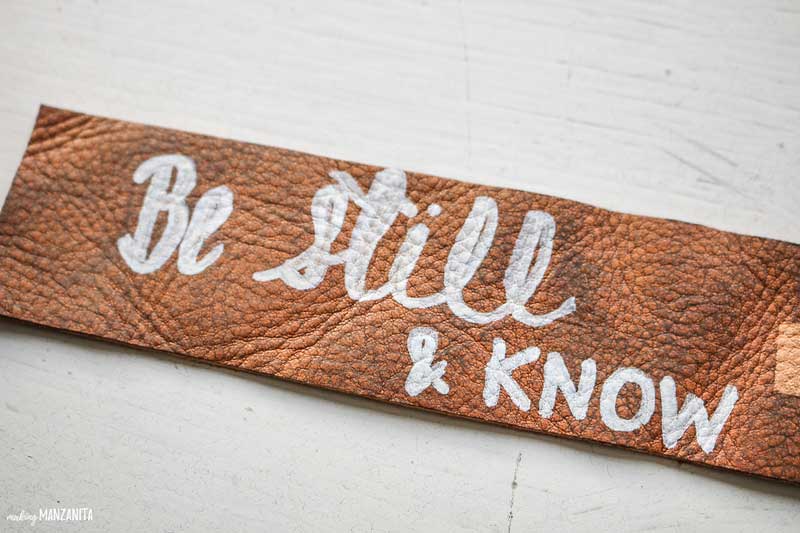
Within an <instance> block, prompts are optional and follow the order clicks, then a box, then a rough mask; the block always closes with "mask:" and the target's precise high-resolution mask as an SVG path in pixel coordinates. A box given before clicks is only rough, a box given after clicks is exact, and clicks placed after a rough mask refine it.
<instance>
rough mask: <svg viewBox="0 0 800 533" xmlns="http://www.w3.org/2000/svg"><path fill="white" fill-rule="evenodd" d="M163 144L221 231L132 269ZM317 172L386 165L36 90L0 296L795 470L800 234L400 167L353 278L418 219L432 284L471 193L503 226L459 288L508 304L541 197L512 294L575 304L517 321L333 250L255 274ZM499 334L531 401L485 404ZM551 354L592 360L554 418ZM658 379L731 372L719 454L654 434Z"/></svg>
mask: <svg viewBox="0 0 800 533" xmlns="http://www.w3.org/2000/svg"><path fill="white" fill-rule="evenodd" d="M161 154H184V155H185V156H187V157H191V158H192V159H193V160H194V162H195V164H196V169H197V185H196V186H195V187H194V189H193V190H192V192H191V194H189V196H188V198H187V202H186V203H187V204H188V205H189V206H190V207H192V206H195V205H196V204H197V202H198V200H199V198H200V197H201V196H202V195H203V194H204V193H205V192H207V191H208V190H210V189H212V188H214V187H219V186H222V185H224V186H227V187H228V188H229V189H230V190H231V191H232V192H233V195H234V201H233V202H234V209H233V212H232V214H231V215H230V217H229V218H228V219H227V220H226V221H225V222H224V223H223V224H222V225H221V227H220V228H219V229H218V230H217V231H215V232H214V233H213V234H212V235H211V236H210V237H209V238H208V239H207V240H206V241H205V243H204V244H203V252H202V253H206V252H207V251H208V250H211V249H212V248H213V247H214V246H215V245H216V244H218V243H224V251H223V253H222V255H221V256H220V257H219V259H218V260H217V261H215V262H214V263H213V264H212V265H211V266H209V267H208V268H206V269H205V270H204V271H202V272H200V273H198V274H195V275H184V274H181V272H179V270H178V268H176V262H177V254H173V255H172V257H170V259H169V260H168V261H167V262H166V264H164V265H163V267H161V268H160V269H158V270H157V271H155V272H152V273H149V274H138V273H136V272H134V271H133V270H132V269H131V268H130V267H129V265H128V264H126V262H125V260H123V258H122V257H121V255H120V253H119V251H118V247H117V240H118V239H119V238H120V237H121V236H123V235H125V234H127V233H133V232H134V230H135V229H136V227H137V217H138V216H139V213H140V209H141V207H142V202H143V198H144V194H145V191H146V189H147V184H137V183H134V181H133V180H132V176H133V174H134V172H135V171H136V169H137V168H138V167H139V165H140V164H141V163H142V162H144V161H145V160H147V159H149V158H152V157H154V156H158V155H161ZM332 170H338V171H344V172H347V173H349V174H350V175H352V177H353V178H354V179H355V181H356V182H357V183H358V184H359V185H360V187H361V189H362V190H364V191H367V190H368V189H369V187H370V184H371V183H372V181H373V178H374V175H375V174H376V173H377V172H379V171H381V170H382V169H381V168H379V167H373V166H369V165H363V164H357V163H350V162H345V161H338V160H334V159H329V158H325V157H319V156H314V155H309V154H304V153H298V152H294V151H290V150H284V149H279V148H271V147H264V146H256V145H252V144H246V143H241V142H234V141H229V140H221V139H217V138H211V137H207V136H202V135H196V134H191V133H185V132H180V131H173V130H167V129H161V128H156V127H151V126H144V125H139V124H132V123H128V122H122V121H117V120H111V119H105V118H99V117H93V116H87V115H83V114H78V113H74V112H69V111H64V110H58V109H53V108H47V107H43V108H42V109H41V111H40V114H39V117H38V119H37V121H36V125H35V129H34V131H33V134H32V136H31V140H30V144H29V146H28V149H27V151H26V153H25V155H24V158H23V160H22V163H21V165H20V167H19V170H18V172H17V175H16V177H15V180H14V183H13V186H12V189H11V191H10V193H9V195H8V198H7V200H6V204H5V206H4V207H3V210H2V214H1V215H0V313H2V315H4V316H7V317H12V318H16V319H21V320H25V321H29V322H33V323H36V324H40V325H43V326H49V327H53V328H58V329H61V330H66V331H69V332H74V333H79V334H85V335H91V336H96V337H101V338H104V339H108V340H112V341H116V342H120V343H124V344H127V345H130V346H135V347H141V348H148V349H155V350H162V351H166V352H171V353H174V354H179V355H182V356H188V357H191V358H195V359H200V360H203V361H207V362H211V363H214V364H219V365H224V366H227V367H234V368H239V369H242V370H246V371H250V372H255V373H260V374H267V375H271V376H276V377H278V378H282V379H286V380H291V381H295V382H300V383H304V384H309V385H313V386H317V387H324V388H327V389H333V390H337V391H342V392H346V393H350V394H356V395H359V396H364V397H368V398H373V399H377V400H382V401H386V402H391V403H395V404H402V405H407V406H413V407H418V408H424V409H429V410H433V411H438V412H441V413H445V414H449V415H455V416H459V417H465V418H470V419H476V420H481V421H486V422H491V423H497V424H502V425H505V426H510V427H514V428H517V429H523V430H531V431H536V432H543V433H548V434H553V435H559V436H566V437H571V438H579V439H588V440H592V441H596V442H600V443H605V444H613V445H619V446H625V447H629V448H633V449H636V450H639V451H643V452H646V453H651V454H657V455H664V456H669V457H673V458H676V459H679V460H684V461H690V462H695V463H701V464H706V465H710V466H714V467H720V468H726V469H733V470H738V471H741V472H746V473H750V474H755V475H760V476H766V477H772V478H778V479H782V480H787V481H793V482H798V481H800V397H798V396H796V395H794V394H785V393H782V392H779V391H778V390H776V386H775V368H776V353H777V352H778V345H777V343H778V337H779V332H780V331H781V327H782V326H784V325H786V324H789V325H791V324H797V323H800V302H799V301H798V300H800V286H799V285H798V283H799V282H800V247H798V246H796V245H793V244H790V243H786V242H780V241H775V240H769V239H762V238H755V237H747V236H741V235H735V234H731V233H726V232H722V231H717V230H714V229H710V228H706V227H702V226H697V225H691V224H686V223H681V222H675V221H670V220H661V219H654V218H648V217H642V216H633V215H627V214H620V213H614V212H609V211H607V210H603V209H600V208H596V207H592V206H588V205H584V204H580V203H577V202H573V201H569V200H563V199H558V198H553V197H548V196H542V195H538V194H532V193H527V192H521V191H515V190H508V189H498V188H493V187H487V186H480V185H474V184H467V183H462V182H459V181H454V180H448V179H442V178H437V177H433V176H427V175H422V174H415V173H409V174H408V188H407V195H408V198H409V199H410V200H411V201H412V202H413V203H414V204H415V205H416V206H417V207H418V208H419V214H418V215H417V216H416V217H414V218H413V220H409V218H407V217H404V216H400V217H398V219H397V220H396V221H395V222H394V224H393V225H392V227H391V229H390V230H389V231H388V232H387V233H386V235H385V236H384V237H383V239H381V241H380V243H379V244H378V246H377V248H376V250H375V256H374V258H373V260H372V262H371V263H370V268H369V271H368V275H367V286H368V287H369V288H374V287H378V286H380V285H382V284H383V283H384V282H385V281H386V279H387V276H388V273H389V270H390V267H391V265H392V261H393V259H394V257H395V256H396V255H397V253H398V250H399V248H400V246H401V243H402V241H403V238H404V237H405V235H406V232H407V231H408V229H409V228H410V227H411V226H412V225H413V224H414V223H417V222H424V223H425V224H426V225H427V226H428V227H429V228H430V235H429V238H428V241H427V243H426V244H425V248H424V251H423V253H422V255H421V257H420V259H419V261H418V263H417V264H416V267H415V269H414V270H413V273H412V274H411V276H410V278H409V280H408V294H409V295H410V296H424V295H427V294H431V293H433V292H436V291H438V290H441V289H442V283H443V282H442V279H443V271H444V266H445V264H446V262H447V261H448V254H449V252H450V250H451V248H452V247H453V244H454V241H455V240H456V236H457V235H458V233H459V230H460V229H461V227H462V224H463V223H464V220H465V218H466V217H467V216H468V214H469V213H470V209H471V208H472V206H473V202H474V201H475V199H476V198H478V197H490V198H492V199H493V200H494V201H495V202H496V204H497V209H498V212H499V221H498V226H497V232H496V235H495V238H494V242H493V244H492V246H491V248H490V249H489V251H488V255H487V256H486V258H485V260H484V261H483V263H482V264H481V266H480V268H479V269H478V270H477V272H476V274H475V276H474V277H473V278H472V279H471V281H470V283H468V284H467V286H466V287H465V288H464V291H463V295H464V302H465V303H466V304H468V305H470V306H471V307H472V308H474V309H476V310H479V311H484V312H486V311H490V310H492V309H494V308H496V307H497V306H498V305H501V304H502V303H503V302H504V300H505V296H504V285H503V281H504V271H505V270H506V268H507V266H508V265H509V258H510V257H511V256H512V254H513V251H514V247H515V243H516V240H517V236H518V233H519V232H520V228H521V226H522V224H523V219H525V216H526V213H527V212H528V211H531V210H538V211H544V212H546V213H549V214H550V215H552V217H553V218H554V220H555V222H556V227H557V230H556V233H555V237H554V241H553V252H552V259H551V261H550V263H549V266H548V268H547V270H546V272H545V274H544V278H543V279H542V281H541V284H540V285H539V287H538V289H537V290H536V291H535V293H534V294H533V296H532V297H531V298H530V299H529V300H528V301H527V303H526V308H527V309H528V310H529V311H530V312H531V313H536V314H542V313H547V312H549V311H551V310H553V309H555V308H557V307H559V306H560V305H561V304H562V302H564V300H565V299H566V298H567V297H574V298H575V302H576V309H575V311H574V312H573V313H571V314H569V315H567V316H564V317H563V318H560V319H558V320H555V321H553V322H552V323H550V324H548V325H545V326H541V327H531V326H529V325H526V324H523V323H520V322H519V321H517V320H514V319H513V318H512V317H511V316H508V317H505V318H503V319H501V320H496V321H493V322H490V323H487V324H476V323H471V322H468V321H466V320H464V319H462V318H460V317H458V316H456V315H454V313H453V312H451V310H450V309H448V306H446V305H439V306H435V307H429V308H423V309H409V308H407V307H405V306H403V305H401V304H399V303H398V302H397V301H396V300H395V299H393V298H392V297H384V298H379V299H376V300H371V301H354V300H353V299H352V298H350V297H349V296H348V292H347V289H346V287H345V274H344V269H343V266H342V265H333V266H330V268H329V269H328V270H327V273H326V274H325V276H324V279H323V280H322V281H321V283H320V284H319V285H318V286H317V287H315V288H313V289H310V290H297V289H295V288H293V287H290V286H288V285H287V284H285V283H283V282H282V281H280V280H273V281H266V282H264V281H256V280H254V279H253V274H254V273H255V272H258V271H261V270H264V269H268V268H273V267H277V266H279V265H280V264H282V263H283V262H284V261H287V260H289V259H291V258H292V257H295V256H297V255H298V254H300V253H301V252H303V250H305V249H307V248H308V247H309V246H310V245H311V244H312V242H313V241H314V233H315V228H314V224H313V222H312V217H311V213H310V206H311V202H312V198H313V197H314V195H315V193H316V192H317V191H318V190H319V189H321V188H323V187H325V186H328V185H331V183H333V182H332V180H331V178H330V177H329V172H330V171H332ZM434 203H435V204H437V205H439V206H441V207H442V212H441V214H439V215H438V216H433V215H432V214H431V213H432V212H433V211H432V210H431V211H426V208H428V207H429V206H430V205H431V204H434ZM162 215H163V213H162ZM358 215H359V209H358V207H357V206H355V205H352V204H350V205H349V207H348V209H347V213H346V217H345V222H344V227H343V229H342V232H341V234H340V235H339V237H338V238H337V240H336V241H335V243H334V245H333V248H332V252H334V253H335V252H337V251H341V250H343V249H345V248H346V247H347V245H348V238H349V236H350V234H351V232H352V231H353V228H354V226H355V224H356V219H357V217H358ZM164 220H165V217H163V216H162V217H161V218H160V219H159V224H158V225H157V228H156V233H155V236H154V238H153V240H154V241H155V240H157V238H158V231H160V229H163V225H164ZM202 253H201V255H202ZM418 327H426V328H433V329H435V330H436V331H437V332H438V346H437V347H436V352H435V360H436V361H446V362H447V367H446V372H445V373H444V376H443V378H444V380H445V381H446V382H447V383H448V385H449V392H448V393H447V394H443V393H441V392H439V391H437V390H434V388H433V387H428V388H426V389H424V390H423V391H422V392H421V393H419V394H418V395H416V396H411V395H410V394H409V393H408V392H407V390H406V388H405V384H406V380H407V377H408V375H409V372H410V371H411V369H412V365H413V361H412V359H411V358H410V356H409V351H408V348H407V341H408V337H409V333H410V331H411V330H413V329H414V328H418ZM792 327H793V326H792ZM783 330H784V331H785V330H786V327H785V326H784V328H783ZM497 338H502V339H503V340H504V341H505V343H506V345H507V347H508V353H509V355H511V354H513V353H515V352H519V351H520V350H523V349H525V348H528V347H533V346H535V347H537V348H538V349H539V350H540V351H541V357H540V358H539V359H538V361H536V362H531V363H530V364H526V365H524V366H520V367H519V368H517V369H516V370H515V371H514V372H513V374H512V375H513V379H514V380H515V381H516V383H517V384H518V385H519V387H520V388H521V389H522V391H524V393H525V394H526V395H527V396H528V397H529V398H530V400H531V403H532V406H531V408H530V410H529V411H524V410H522V409H520V408H519V406H517V405H515V403H514V402H512V400H511V398H510V395H509V394H508V393H507V391H506V390H505V389H501V391H500V395H499V400H498V402H497V404H496V406H493V407H489V406H488V405H487V402H486V400H485V397H484V396H485V395H484V392H485V391H484V389H485V387H486V381H487V364H488V362H489V361H490V359H491V357H492V353H493V352H492V350H493V342H494V340H495V339H497ZM551 352H558V353H559V354H561V357H562V358H563V361H564V363H565V365H566V367H567V369H568V370H569V374H570V376H571V379H572V381H573V382H575V383H577V382H578V378H579V376H580V375H581V363H582V362H583V361H585V360H587V359H592V360H593V361H595V362H596V369H597V370H596V372H597V375H596V385H595V387H594V389H593V393H592V395H591V397H590V400H589V403H588V409H587V411H586V416H585V418H583V419H578V418H577V417H576V416H575V415H574V413H573V412H572V411H571V409H570V406H569V405H568V404H567V402H566V401H565V396H564V395H563V394H562V392H561V391H559V392H558V393H557V395H556V401H555V405H554V408H553V413H552V416H550V417H549V418H546V417H544V416H542V415H541V414H540V413H539V412H538V407H539V405H538V404H539V399H540V397H541V396H542V391H543V388H544V372H543V366H544V364H545V361H547V360H548V354H550V353H551ZM622 367H629V368H636V369H638V370H640V371H641V372H642V373H644V374H646V375H647V376H648V377H649V378H650V379H651V380H652V381H653V383H654V384H655V390H656V401H655V411H654V413H653V415H652V416H651V417H649V418H648V420H647V421H646V423H644V424H643V425H641V427H638V428H637V429H636V430H633V431H619V430H614V429H611V428H609V426H608V424H607V422H606V421H605V420H604V419H603V416H602V414H601V411H602V409H601V405H600V404H601V389H602V387H603V384H604V383H605V382H606V381H607V380H608V378H609V377H610V376H611V375H612V374H613V373H614V372H615V371H616V370H617V369H619V368H622ZM665 377H671V378H673V379H674V382H675V384H676V389H677V401H678V406H679V407H680V406H682V405H684V402H685V401H686V398H687V395H688V394H693V395H695V396H697V397H699V398H700V399H701V400H703V402H704V405H705V408H706V409H707V410H708V414H709V417H710V416H711V414H712V413H713V411H714V409H715V408H716V407H717V405H718V404H719V402H720V401H721V398H722V396H723V393H724V390H725V388H726V386H728V385H734V386H735V387H736V389H737V391H738V401H737V402H736V404H735V406H734V408H733V410H732V411H731V413H730V415H729V417H728V418H727V419H726V421H725V422H724V425H723V426H722V427H721V430H720V432H719V436H718V438H717V440H716V444H715V447H714V448H713V451H711V452H707V451H704V450H703V449H701V447H700V445H699V444H698V441H697V438H696V435H695V433H696V429H695V428H694V426H691V425H690V426H689V427H688V429H686V431H685V433H684V434H683V435H682V437H681V438H680V440H679V442H678V444H677V445H675V446H673V447H668V446H667V445H666V444H665V439H664V428H663V420H662V419H663V416H662V415H663V412H662V411H663V409H662V405H663V402H662V400H661V398H662V395H663V391H662V390H660V389H659V383H660V382H661V380H662V379H664V378H665ZM642 401H643V398H642V393H641V391H640V389H639V388H637V387H636V386H633V385H626V386H625V387H623V388H622V389H621V391H620V393H619V396H618V398H617V400H616V404H615V407H614V408H615V409H616V411H617V412H618V414H619V416H620V417H622V418H624V419H630V418H632V417H633V416H634V414H635V413H636V412H637V409H639V406H640V404H641V403H642Z"/></svg>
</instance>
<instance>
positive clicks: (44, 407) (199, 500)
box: [0, 0, 800, 531]
mask: <svg viewBox="0 0 800 533" xmlns="http://www.w3.org/2000/svg"><path fill="white" fill-rule="evenodd" d="M0 73H1V74H2V76H0V79H2V82H3V83H2V84H0V91H1V92H0V96H2V98H1V99H0V131H2V135H0V182H2V186H1V187H0V195H2V197H4V196H5V193H6V192H7V190H8V188H9V186H10V183H11V178H12V176H13V174H14V171H15V169H16V166H17V164H18V162H19V160H20V157H21V155H22V152H23V149H24V146H25V144H26V142H27V139H28V135H29V133H30V128H31V126H32V123H33V119H34V116H35V113H36V110H37V107H38V105H39V103H42V102H44V103H49V104H52V105H57V106H61V107H66V108H72V109H76V110H80V111H85V112H88V113H93V114H100V115H107V116H112V117H117V118H122V119H128V120H134V121H140V122H146V123H151V124H157V125H161V126H167V127H173V128H179V129H183V130H189V131H196V132H201V133H207V134H213V135H219V136H223V137H228V138H234V139H241V140H247V141H252V142H258V143H262V144H269V145H276V146H284V147H288V148H293V149H299V150H304V151H308V152H312V153H318V154H323V155H328V156H333V157H338V158H344V159H351V160H357V161H363V162H366V163H372V164H377V165H384V166H390V165H392V166H400V167H403V168H406V169H409V170H417V171H423V172H427V173H432V174H437V175H441V176H446V177H451V178H458V179H464V180H468V181H475V182H480V183H488V184H493V185H501V186H507V187H515V188H519V189H525V190H531V191H536V192H542V193H547V194H554V195H557V196H562V197H567V198H571V199H575V200H580V201H584V202H589V203H592V204H595V205H599V206H602V207H606V208H610V209H616V210H621V211H626V212H631V213H637V214H646V215H656V216H662V217H668V218H676V219H680V220H685V221H689V222H698V223H703V224H707V225H710V226H714V227H717V228H721V229H725V230H730V231H736V232H740V233H747V234H754V235H760V236H765V237H773V238H780V239H784V240H789V241H792V242H797V243H800V223H799V222H798V216H797V213H798V211H800V209H799V208H798V206H800V186H799V185H800V2H797V1H793V2H792V1H789V2H755V1H753V2H745V1H738V0H737V1H717V2H705V3H698V2H678V1H671V2H633V1H611V0H603V1H599V2H592V3H586V2H521V1H520V2H470V1H464V2H420V3H415V4H411V3H396V4H390V3H373V2H356V1H346V2H337V3H324V2H319V3H314V2H293V3H279V2H274V3H272V2H269V3H267V2H256V1H253V2H238V3H237V2H225V3H223V4H217V3H208V4H200V3H197V2H176V1H159V2H152V1H147V2H145V1H140V2H135V3H134V2H105V1H99V2H72V1H70V2H67V1H62V2H39V1H35V2H34V1H32V2H24V3H23V2H18V3H11V2H3V3H2V4H0ZM0 447H2V449H3V450H4V453H3V455H2V457H0V458H1V459H2V461H0V530H3V531H5V530H7V529H8V530H12V531H14V530H16V529H19V530H29V527H27V526H23V525H18V524H14V523H11V522H7V521H6V520H5V517H6V516H7V515H8V514H11V513H18V512H20V511H22V510H27V511H29V512H35V511H37V510H38V508H39V507H60V506H77V507H84V506H89V507H92V508H93V511H94V520H93V521H92V522H91V523H85V524H80V525H79V526H81V527H77V525H73V526H72V527H73V528H74V529H75V530H87V531H92V530H94V531H141V530H156V531H180V530H209V529H211V528H219V529H222V528H225V529H226V530H228V531H245V530H280V531H351V530H352V531H370V530H374V531H532V530H540V529H544V528H545V527H549V528H553V529H555V530H591V531H638V530H642V529H652V530H666V531H683V530H703V531H717V530H721V529H725V530H730V531H756V530H770V531H793V530H796V528H797V524H798V523H799V522H800V494H798V489H797V488H795V487H788V486H784V485H780V484H777V483H772V482H766V481H761V480H755V479H749V478H745V477H743V476H740V475H734V474H726V473H719V472H714V471H711V470H708V469H702V468H697V467H690V466H681V465H679V464H677V463H675V462H672V461H668V460H660V459H653V458H649V457H644V456H639V455H635V454H632V453H630V452H624V451H614V450H610V449H605V448H602V447H597V446H591V445H587V444H579V443H571V442H568V441H564V440H555V439H551V438H546V437H540V436H532V435H527V434H521V433H516V432H513V431H508V430H502V429H497V428H487V427H483V426H480V425H478V424H473V423H467V422H460V421H455V420H449V419H445V418H444V417H440V416H434V415H428V414H423V413H413V412H411V413H409V412H407V410H399V409H395V408H392V407H387V406H383V405H379V404H376V403H372V402H368V401H362V400H358V399H352V398H346V397H342V396H340V395H336V394H332V393H326V392H320V391H316V390H311V389H308V388H303V387H299V386H292V385H288V384H284V383H280V382H277V381H274V380H270V379H260V378H254V377H250V376H242V375H239V374H234V373H230V372H226V371H221V370H219V369H209V368H205V367H200V366H195V365H191V364H186V363H184V362H180V361H177V360H173V359H170V358H168V357H164V356H157V355H154V354H148V353H141V352H134V351H132V350H128V349H124V348H119V347H115V346H110V345H108V344H104V343H98V342H93V341H88V340H83V339H77V338H73V337H68V336H64V335H59V334H56V333H52V332H47V331H41V330H38V329H35V328H31V327H28V326H22V325H18V324H13V323H10V322H6V321H3V322H0ZM58 526H60V524H57V523H56V524H48V523H40V524H37V525H36V528H37V529H42V530H45V531H46V530H48V529H56V528H57V527H58Z"/></svg>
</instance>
